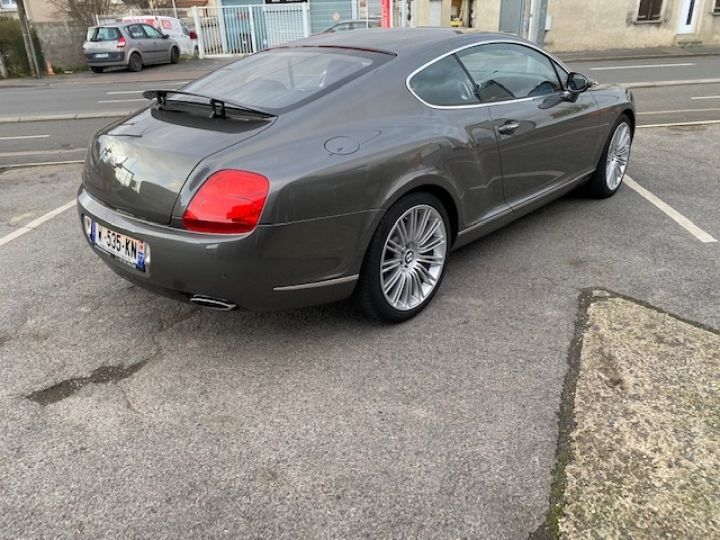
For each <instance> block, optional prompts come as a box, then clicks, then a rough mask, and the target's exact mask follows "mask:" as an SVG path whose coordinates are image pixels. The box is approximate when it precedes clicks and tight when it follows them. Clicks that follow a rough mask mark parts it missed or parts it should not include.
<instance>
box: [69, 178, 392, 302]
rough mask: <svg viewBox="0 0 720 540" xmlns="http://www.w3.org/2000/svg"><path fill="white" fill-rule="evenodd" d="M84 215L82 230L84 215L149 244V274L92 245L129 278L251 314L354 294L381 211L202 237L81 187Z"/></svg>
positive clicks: (151, 287) (161, 290)
mask: <svg viewBox="0 0 720 540" xmlns="http://www.w3.org/2000/svg"><path fill="white" fill-rule="evenodd" d="M78 212H79V214H80V222H81V229H83V227H82V217H83V216H89V217H90V218H92V219H93V220H95V221H97V222H99V223H101V224H103V225H105V226H106V227H109V228H111V229H113V230H116V231H118V232H120V233H123V234H126V235H128V236H131V237H133V238H136V239H138V240H142V241H144V242H146V243H147V244H148V245H149V246H150V253H151V255H150V260H149V263H148V267H147V270H146V271H145V272H142V271H139V270H136V269H134V268H131V267H129V266H126V265H125V264H123V263H121V262H119V261H117V260H116V259H115V258H114V257H113V256H111V255H108V254H106V253H105V252H103V251H101V250H99V249H98V248H96V247H94V246H93V248H92V249H93V251H95V252H96V253H97V254H98V256H100V258H101V259H102V260H103V261H104V262H105V263H106V264H107V265H108V266H109V267H110V268H112V269H113V270H114V271H115V272H116V273H117V274H119V275H120V276H122V277H123V278H125V279H127V280H129V281H131V282H132V283H135V284H137V285H138V286H140V287H144V288H146V289H149V290H152V291H154V292H157V293H159V294H163V295H166V296H171V297H174V298H177V299H180V300H185V301H188V300H189V299H190V298H191V297H192V296H193V295H201V296H208V297H211V298H221V299H223V300H227V301H230V302H232V303H234V304H236V305H237V306H239V307H241V308H243V309H248V310H252V311H268V310H277V309H291V308H297V307H304V306H310V305H315V304H324V303H329V302H335V301H338V300H342V299H344V298H347V297H348V296H350V295H351V294H352V292H353V290H354V288H355V283H356V281H357V275H358V273H359V271H360V266H361V264H362V258H363V255H364V252H365V247H366V242H367V239H368V238H369V231H372V230H374V229H373V227H374V224H375V222H376V218H377V216H378V213H377V211H368V212H361V213H355V214H349V215H343V216H333V217H328V218H322V219H317V220H311V221H303V222H296V223H287V224H280V225H260V226H258V227H257V228H256V229H255V230H254V231H253V232H252V233H251V234H246V235H233V236H229V235H212V234H201V233H192V232H188V231H184V230H182V229H177V228H173V227H167V226H162V225H156V224H152V223H148V222H145V221H141V220H138V219H135V218H132V217H129V216H127V215H125V214H121V213H118V212H115V211H113V210H112V209H110V208H108V207H106V206H104V205H102V204H101V203H100V202H98V201H97V200H95V199H93V198H92V197H91V196H90V195H89V194H88V193H87V192H86V191H85V190H84V189H83V188H81V189H80V192H79V193H78ZM83 235H85V233H84V229H83ZM86 240H87V237H86Z"/></svg>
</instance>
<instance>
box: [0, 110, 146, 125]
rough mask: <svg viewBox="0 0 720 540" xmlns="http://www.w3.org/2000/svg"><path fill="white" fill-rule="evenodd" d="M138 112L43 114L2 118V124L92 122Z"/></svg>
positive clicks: (0, 119) (0, 121)
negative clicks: (91, 120) (66, 121)
mask: <svg viewBox="0 0 720 540" xmlns="http://www.w3.org/2000/svg"><path fill="white" fill-rule="evenodd" d="M135 112H137V111H98V112H91V113H68V114H41V115H35V116H0V124H19V123H24V122H51V121H54V120H90V119H93V118H119V117H122V116H128V115H131V114H133V113H135Z"/></svg>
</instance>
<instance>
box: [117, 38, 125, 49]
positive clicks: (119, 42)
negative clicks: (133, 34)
mask: <svg viewBox="0 0 720 540" xmlns="http://www.w3.org/2000/svg"><path fill="white" fill-rule="evenodd" d="M125 45H126V42H125V38H124V37H122V36H120V37H119V38H118V40H117V46H118V47H124V46H125Z"/></svg>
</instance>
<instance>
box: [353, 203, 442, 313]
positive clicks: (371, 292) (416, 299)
mask: <svg viewBox="0 0 720 540" xmlns="http://www.w3.org/2000/svg"><path fill="white" fill-rule="evenodd" d="M413 220H414V221H413ZM413 223H414V226H413ZM403 227H404V231H405V232H406V233H407V236H406V238H407V237H410V238H409V240H408V241H404V240H403V235H402V231H403ZM430 233H432V234H430ZM395 246H397V247H395ZM398 248H399V249H398ZM449 251H450V221H449V219H448V215H447V210H446V209H445V206H444V205H443V204H442V203H441V202H440V200H439V199H438V198H437V197H435V196H434V195H431V194H429V193H424V192H416V193H411V194H409V195H406V196H405V197H403V198H402V199H400V200H399V201H398V202H396V203H395V204H394V205H393V206H392V207H391V208H390V209H389V210H388V211H387V213H386V214H385V216H383V218H382V220H381V221H380V224H379V225H378V228H377V230H376V231H375V234H374V235H373V238H372V240H371V241H370V246H369V247H368V250H367V253H366V254H365V260H364V261H363V267H362V270H361V271H360V278H359V280H358V286H357V289H356V295H357V300H358V303H359V304H360V307H361V308H362V309H363V310H364V311H365V312H366V313H367V314H368V315H370V316H371V317H374V318H375V319H379V320H381V321H384V322H388V323H400V322H403V321H407V320H408V319H411V318H413V317H414V316H415V315H417V314H418V313H420V312H421V311H422V310H423V309H425V307H426V306H427V305H428V304H429V303H430V301H431V300H432V299H433V297H434V296H435V293H436V292H437V290H438V289H439V288H440V284H441V283H442V279H443V276H444V275H445V268H446V267H447V256H448V253H449ZM381 266H383V267H384V268H385V270H383V271H381ZM398 274H399V277H397V275H398Z"/></svg>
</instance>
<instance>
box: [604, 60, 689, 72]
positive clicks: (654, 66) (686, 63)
mask: <svg viewBox="0 0 720 540" xmlns="http://www.w3.org/2000/svg"><path fill="white" fill-rule="evenodd" d="M694 65H695V64H694V63H693V62H684V63H681V64H637V65H634V66H603V67H594V68H590V71H610V70H612V69H643V68H669V67H683V66H694Z"/></svg>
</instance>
